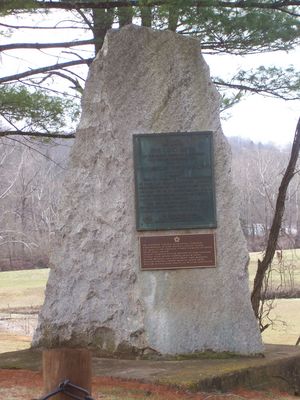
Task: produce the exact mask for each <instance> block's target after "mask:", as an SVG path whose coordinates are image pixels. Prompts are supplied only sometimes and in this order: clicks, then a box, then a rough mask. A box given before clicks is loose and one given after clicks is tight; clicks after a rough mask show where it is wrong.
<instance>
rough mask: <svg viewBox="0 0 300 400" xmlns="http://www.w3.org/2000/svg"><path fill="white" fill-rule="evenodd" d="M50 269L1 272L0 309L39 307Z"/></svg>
mask: <svg viewBox="0 0 300 400" xmlns="http://www.w3.org/2000/svg"><path fill="white" fill-rule="evenodd" d="M48 275H49V269H32V270H24V271H5V272H0V311H3V310H9V309H23V308H30V307H39V306H41V305H42V304H43V301H44V291H45V287H46V283H47V279H48Z"/></svg>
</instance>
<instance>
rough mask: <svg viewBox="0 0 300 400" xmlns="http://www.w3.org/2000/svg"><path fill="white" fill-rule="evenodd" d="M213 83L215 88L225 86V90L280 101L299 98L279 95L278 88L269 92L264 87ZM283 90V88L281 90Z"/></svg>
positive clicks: (297, 98) (221, 82)
mask: <svg viewBox="0 0 300 400" xmlns="http://www.w3.org/2000/svg"><path fill="white" fill-rule="evenodd" d="M213 83H214V84H215V85H216V86H225V87H227V88H231V89H236V90H240V91H245V92H251V93H255V94H261V95H266V96H272V97H277V98H279V99H282V100H299V96H294V97H291V96H288V95H287V96H285V95H283V94H280V93H279V92H277V91H279V90H280V88H277V89H274V90H271V89H268V88H266V87H261V88H260V87H252V86H247V85H241V84H237V83H230V82H223V81H215V80H213ZM282 89H284V88H282ZM285 89H287V88H285Z"/></svg>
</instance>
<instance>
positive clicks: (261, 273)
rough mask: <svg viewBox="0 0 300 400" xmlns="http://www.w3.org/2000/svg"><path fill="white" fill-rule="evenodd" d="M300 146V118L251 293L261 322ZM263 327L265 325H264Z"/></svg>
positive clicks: (255, 312)
mask: <svg viewBox="0 0 300 400" xmlns="http://www.w3.org/2000/svg"><path fill="white" fill-rule="evenodd" d="M299 148H300V118H299V120H298V124H297V128H296V132H295V136H294V142H293V146H292V150H291V156H290V160H289V163H288V166H287V168H286V171H285V174H284V176H283V178H282V181H281V184H280V187H279V191H278V196H277V201H276V207H275V213H274V217H273V222H272V226H271V229H270V233H269V238H268V243H267V247H266V250H265V253H264V257H263V259H262V260H261V261H260V260H258V265H257V271H256V275H255V279H254V286H253V291H252V294H251V302H252V308H253V311H254V314H255V316H256V318H257V319H258V320H259V321H260V322H261V320H260V319H261V318H260V317H261V316H260V314H259V309H260V308H259V306H260V301H261V293H262V287H263V280H264V277H265V274H266V272H267V270H268V268H269V267H270V265H271V263H272V260H273V257H274V253H275V250H276V246H277V241H278V236H279V231H280V227H281V223H282V217H283V213H284V206H285V199H286V192H287V189H288V185H289V183H290V181H291V179H292V178H293V176H294V174H295V167H296V163H297V160H298V156H299ZM262 329H263V327H262Z"/></svg>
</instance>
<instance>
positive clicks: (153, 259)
mask: <svg viewBox="0 0 300 400" xmlns="http://www.w3.org/2000/svg"><path fill="white" fill-rule="evenodd" d="M140 251H141V269H143V270H150V269H181V268H211V267H215V266H216V256H215V236H214V234H212V233H208V234H197V235H171V236H144V237H141V238H140Z"/></svg>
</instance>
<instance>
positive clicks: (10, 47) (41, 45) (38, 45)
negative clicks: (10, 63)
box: [0, 39, 95, 51]
mask: <svg viewBox="0 0 300 400" xmlns="http://www.w3.org/2000/svg"><path fill="white" fill-rule="evenodd" d="M93 43H95V39H88V40H77V41H73V42H61V43H11V44H3V45H0V51H6V50H15V49H37V50H40V49H50V48H55V47H75V46H84V45H87V44H93Z"/></svg>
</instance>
